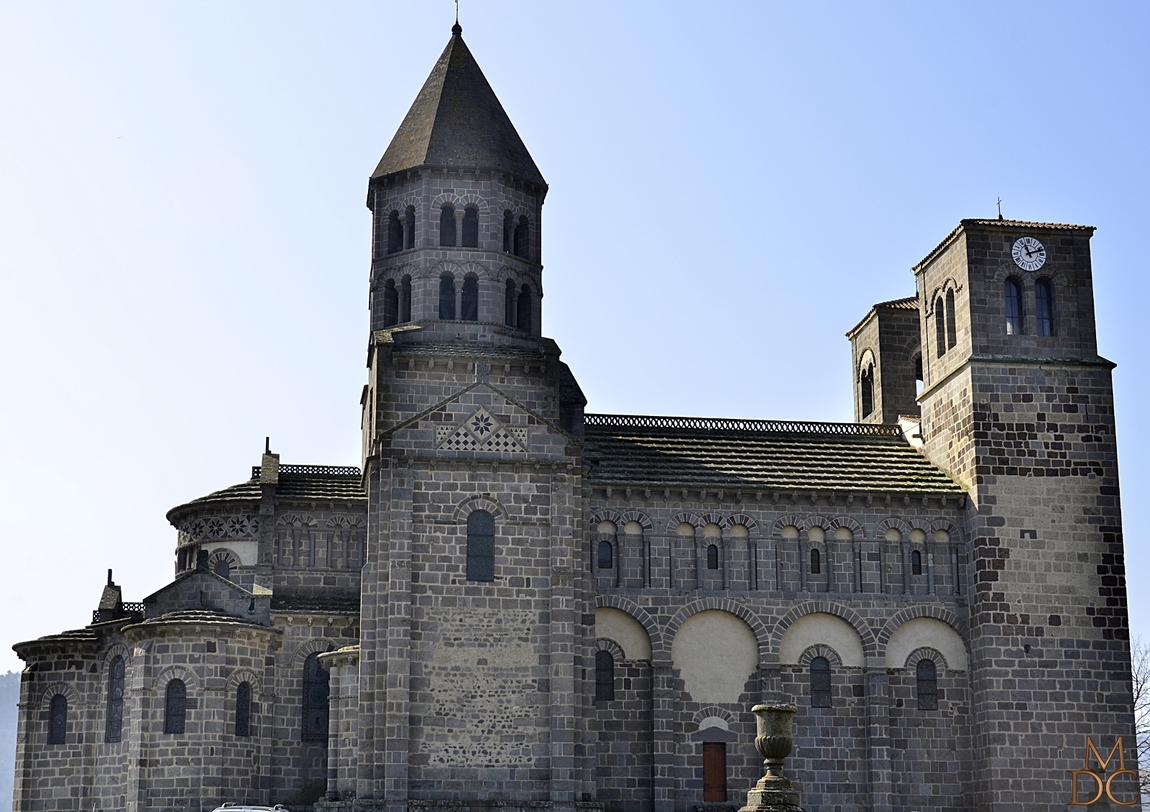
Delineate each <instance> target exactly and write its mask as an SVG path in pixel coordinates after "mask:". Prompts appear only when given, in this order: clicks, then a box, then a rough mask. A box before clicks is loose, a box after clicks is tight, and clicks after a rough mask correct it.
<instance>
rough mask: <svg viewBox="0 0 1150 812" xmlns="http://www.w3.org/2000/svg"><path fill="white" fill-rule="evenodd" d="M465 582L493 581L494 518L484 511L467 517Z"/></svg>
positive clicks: (477, 511)
mask: <svg viewBox="0 0 1150 812" xmlns="http://www.w3.org/2000/svg"><path fill="white" fill-rule="evenodd" d="M467 580H468V581H494V580H495V517H494V516H492V515H491V514H490V513H488V512H487V511H486V510H476V511H473V512H472V513H471V515H470V516H468V517H467Z"/></svg>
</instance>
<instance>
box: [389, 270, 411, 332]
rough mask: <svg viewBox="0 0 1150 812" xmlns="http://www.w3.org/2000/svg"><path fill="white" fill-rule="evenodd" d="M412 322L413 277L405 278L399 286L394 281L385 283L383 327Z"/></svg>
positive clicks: (400, 281)
mask: <svg viewBox="0 0 1150 812" xmlns="http://www.w3.org/2000/svg"><path fill="white" fill-rule="evenodd" d="M409 321H411V277H410V276H406V275H405V276H404V277H403V279H401V280H399V285H398V286H397V285H396V284H395V280H394V279H388V280H387V281H386V282H384V283H383V326H384V327H394V326H395V325H396V324H405V323H407V322H409Z"/></svg>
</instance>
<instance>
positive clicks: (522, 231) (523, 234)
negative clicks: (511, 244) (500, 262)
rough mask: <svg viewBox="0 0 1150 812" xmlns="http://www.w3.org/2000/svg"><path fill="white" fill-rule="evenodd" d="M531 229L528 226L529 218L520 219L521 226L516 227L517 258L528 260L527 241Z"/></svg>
mask: <svg viewBox="0 0 1150 812" xmlns="http://www.w3.org/2000/svg"><path fill="white" fill-rule="evenodd" d="M530 231H531V228H530V226H528V225H527V218H526V217H525V216H524V217H520V218H519V225H517V226H515V256H517V257H520V258H522V259H527V255H528V249H527V241H528V235H529V234H530Z"/></svg>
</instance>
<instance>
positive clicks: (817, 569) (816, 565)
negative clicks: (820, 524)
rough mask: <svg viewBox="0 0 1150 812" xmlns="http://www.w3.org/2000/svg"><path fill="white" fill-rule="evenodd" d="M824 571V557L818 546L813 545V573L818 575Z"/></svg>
mask: <svg viewBox="0 0 1150 812" xmlns="http://www.w3.org/2000/svg"><path fill="white" fill-rule="evenodd" d="M822 571H823V567H822V558H821V556H820V555H819V548H818V547H811V575H818V574H819V573H821V572H822Z"/></svg>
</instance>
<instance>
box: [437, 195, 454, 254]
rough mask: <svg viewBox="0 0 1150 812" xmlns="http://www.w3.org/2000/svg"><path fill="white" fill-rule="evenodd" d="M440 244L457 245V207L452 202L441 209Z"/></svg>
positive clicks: (451, 246) (452, 246)
mask: <svg viewBox="0 0 1150 812" xmlns="http://www.w3.org/2000/svg"><path fill="white" fill-rule="evenodd" d="M439 244H440V245H444V246H448V247H450V248H454V247H455V207H454V206H452V205H451V204H450V203H448V204H446V205H445V206H444V207H443V208H441V209H440V210H439Z"/></svg>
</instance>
